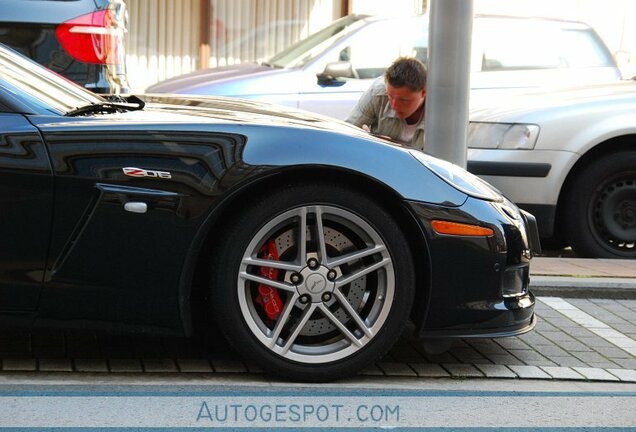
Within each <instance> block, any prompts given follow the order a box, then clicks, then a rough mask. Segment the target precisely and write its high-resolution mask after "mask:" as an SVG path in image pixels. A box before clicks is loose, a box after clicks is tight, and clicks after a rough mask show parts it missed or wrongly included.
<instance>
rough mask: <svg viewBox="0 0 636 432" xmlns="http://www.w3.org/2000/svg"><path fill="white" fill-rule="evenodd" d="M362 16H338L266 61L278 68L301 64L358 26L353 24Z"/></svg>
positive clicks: (359, 20) (358, 21)
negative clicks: (322, 27) (325, 25)
mask: <svg viewBox="0 0 636 432" xmlns="http://www.w3.org/2000/svg"><path fill="white" fill-rule="evenodd" d="M363 18H365V17H364V16H360V15H349V16H346V17H343V18H340V19H338V20H336V21H334V22H333V23H331V24H330V25H329V26H327V27H325V28H324V29H322V30H319V31H317V32H316V33H313V34H312V35H310V36H308V37H306V38H305V39H303V40H301V41H298V42H296V43H295V44H293V45H291V46H289V47H288V48H285V49H284V50H283V51H281V52H279V53H278V54H276V55H274V56H273V57H271V58H270V59H269V60H268V61H267V62H266V63H267V64H269V65H271V66H275V67H279V68H286V67H299V66H303V65H304V64H306V63H308V62H309V61H311V60H312V59H313V58H315V57H317V56H318V55H320V54H321V53H322V52H323V51H324V50H325V49H326V48H328V47H330V46H331V45H333V43H334V42H335V41H336V40H337V39H339V38H341V37H343V36H344V35H346V34H348V33H349V32H350V31H352V30H353V29H355V28H357V27H359V26H358V25H354V24H356V23H360V22H361V20H362V19H363Z"/></svg>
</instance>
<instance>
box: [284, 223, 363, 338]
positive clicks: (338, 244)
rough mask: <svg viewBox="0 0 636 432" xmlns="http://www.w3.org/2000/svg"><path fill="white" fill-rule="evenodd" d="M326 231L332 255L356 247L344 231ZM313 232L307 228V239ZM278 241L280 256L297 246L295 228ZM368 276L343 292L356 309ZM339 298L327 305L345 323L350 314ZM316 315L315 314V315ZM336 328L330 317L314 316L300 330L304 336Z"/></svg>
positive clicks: (330, 229) (351, 284)
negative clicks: (338, 304)
mask: <svg viewBox="0 0 636 432" xmlns="http://www.w3.org/2000/svg"><path fill="white" fill-rule="evenodd" d="M324 233H325V243H326V245H327V249H328V250H329V253H330V255H331V256H337V255H342V254H344V253H347V252H350V251H352V250H354V249H355V245H354V244H353V242H352V241H351V240H350V239H349V238H348V237H347V236H346V235H345V234H343V233H342V232H340V231H337V230H335V229H333V228H330V227H328V226H325V227H324ZM312 235H313V234H312V232H311V230H310V229H307V240H308V241H311V240H312ZM274 240H275V242H276V247H277V249H278V256H284V254H285V253H286V252H287V251H288V250H289V249H291V248H292V247H294V248H295V246H296V242H295V236H294V230H292V229H289V230H287V231H285V232H283V233H282V234H281V235H279V236H278V237H276V239H274ZM312 257H313V258H317V257H318V254H317V253H308V254H307V259H309V258H312ZM336 272H337V273H338V277H340V276H342V271H341V269H340V268H337V269H336ZM285 280H286V281H287V282H289V275H286V276H285ZM366 282H367V277H366V276H362V277H361V278H359V279H356V280H355V281H353V282H351V283H350V284H349V286H348V289H347V290H345V291H343V294H344V295H345V297H346V298H347V301H348V302H349V304H350V305H351V306H352V307H353V309H354V310H357V309H358V307H360V305H361V304H362V301H363V300H364V293H365V291H366V287H367V283H366ZM337 303H338V300H336V299H335V297H334V298H332V299H331V300H330V301H329V302H327V303H326V305H327V306H328V307H329V309H330V310H331V312H332V313H333V315H334V316H335V317H336V318H337V319H338V320H339V321H340V322H342V323H343V324H346V323H347V322H348V321H349V316H348V314H347V313H346V312H345V310H344V309H343V308H342V307H341V306H335V305H337ZM297 306H298V307H304V306H303V305H301V304H300V303H297ZM314 316H315V315H314ZM334 330H336V326H335V325H334V324H333V323H332V322H331V321H330V320H329V319H328V318H325V317H323V318H312V319H310V320H309V321H308V322H307V324H306V325H305V327H304V328H303V330H302V331H301V332H300V335H302V336H318V335H323V334H326V333H329V332H332V331H334Z"/></svg>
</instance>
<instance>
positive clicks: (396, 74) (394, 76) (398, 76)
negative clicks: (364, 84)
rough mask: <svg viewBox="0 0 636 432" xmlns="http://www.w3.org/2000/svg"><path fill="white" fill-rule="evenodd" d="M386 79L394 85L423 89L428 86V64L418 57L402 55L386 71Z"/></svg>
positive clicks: (415, 89)
mask: <svg viewBox="0 0 636 432" xmlns="http://www.w3.org/2000/svg"><path fill="white" fill-rule="evenodd" d="M384 80H385V81H386V82H387V83H389V84H391V86H393V87H408V88H409V89H410V90H412V91H414V92H416V91H421V90H424V89H425V88H426V66H424V63H422V62H421V61H419V60H418V59H416V58H413V57H400V58H399V59H397V60H396V61H394V62H393V64H392V65H391V66H389V68H388V69H387V70H386V72H384Z"/></svg>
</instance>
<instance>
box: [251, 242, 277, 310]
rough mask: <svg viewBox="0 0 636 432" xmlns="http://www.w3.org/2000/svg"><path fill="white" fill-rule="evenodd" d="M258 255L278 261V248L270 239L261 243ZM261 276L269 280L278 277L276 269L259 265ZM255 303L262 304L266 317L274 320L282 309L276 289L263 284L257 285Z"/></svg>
mask: <svg viewBox="0 0 636 432" xmlns="http://www.w3.org/2000/svg"><path fill="white" fill-rule="evenodd" d="M259 255H260V256H261V258H264V259H267V260H273V261H278V249H277V248H276V242H275V241H274V240H271V241H270V242H269V243H267V244H265V245H263V247H262V248H261V250H260V253H259ZM261 276H263V277H264V278H267V279H270V280H277V279H278V269H275V268H269V267H261ZM256 303H258V304H260V305H261V306H263V309H265V313H266V314H267V318H269V319H271V320H276V319H277V318H278V317H279V316H280V313H281V312H282V310H283V301H282V300H281V299H280V295H278V291H277V290H276V289H274V288H271V287H269V286H267V285H265V284H259V285H258V296H257V297H256Z"/></svg>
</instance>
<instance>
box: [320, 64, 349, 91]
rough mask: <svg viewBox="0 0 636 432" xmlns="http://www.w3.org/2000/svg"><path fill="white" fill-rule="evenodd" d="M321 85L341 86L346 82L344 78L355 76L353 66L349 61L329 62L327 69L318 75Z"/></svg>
mask: <svg viewBox="0 0 636 432" xmlns="http://www.w3.org/2000/svg"><path fill="white" fill-rule="evenodd" d="M316 76H317V77H318V84H319V85H321V86H341V85H343V84H344V83H345V81H344V80H343V79H342V78H355V73H354V72H353V66H351V63H349V62H348V61H338V62H333V63H327V66H325V70H324V71H322V73H319V74H317V75H316Z"/></svg>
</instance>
